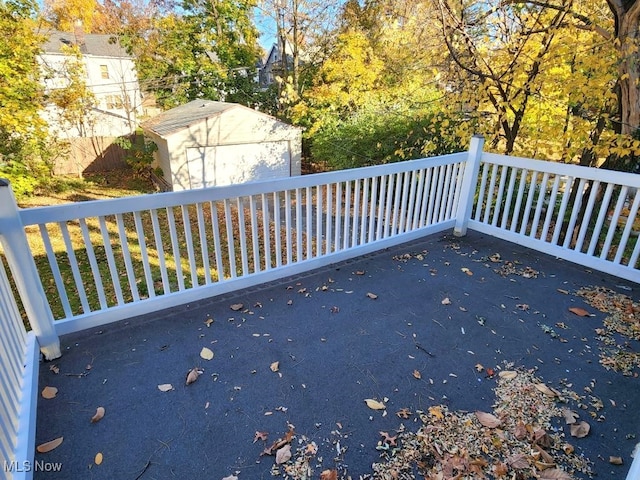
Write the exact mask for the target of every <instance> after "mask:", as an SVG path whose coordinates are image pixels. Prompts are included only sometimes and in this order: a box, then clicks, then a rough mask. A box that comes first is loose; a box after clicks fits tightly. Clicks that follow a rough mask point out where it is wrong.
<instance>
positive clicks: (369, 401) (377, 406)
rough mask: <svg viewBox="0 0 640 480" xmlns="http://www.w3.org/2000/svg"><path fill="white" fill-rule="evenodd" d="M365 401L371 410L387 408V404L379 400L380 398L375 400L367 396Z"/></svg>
mask: <svg viewBox="0 0 640 480" xmlns="http://www.w3.org/2000/svg"><path fill="white" fill-rule="evenodd" d="M365 403H366V404H367V407H369V408H370V409H371V410H384V409H385V408H387V406H386V405H385V404H384V403H382V402H379V401H378V400H374V399H372V398H366V399H365Z"/></svg>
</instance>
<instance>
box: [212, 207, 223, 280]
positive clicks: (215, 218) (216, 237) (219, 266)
mask: <svg viewBox="0 0 640 480" xmlns="http://www.w3.org/2000/svg"><path fill="white" fill-rule="evenodd" d="M209 211H210V212H211V230H212V232H211V233H212V234H213V253H214V257H215V261H216V267H215V268H216V277H217V281H218V282H222V281H224V277H225V265H224V261H223V259H222V248H223V247H222V239H221V238H220V217H219V215H220V214H219V211H218V202H209Z"/></svg>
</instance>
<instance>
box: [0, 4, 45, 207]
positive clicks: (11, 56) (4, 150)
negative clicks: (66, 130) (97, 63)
mask: <svg viewBox="0 0 640 480" xmlns="http://www.w3.org/2000/svg"><path fill="white" fill-rule="evenodd" d="M36 15H37V4H36V3H35V2H33V1H31V0H0V36H1V37H2V38H3V41H2V42H0V106H1V107H2V108H0V174H2V175H3V176H6V177H8V178H9V179H10V180H11V181H12V184H13V188H14V191H15V193H16V194H17V195H20V194H24V193H30V192H32V191H33V190H34V189H35V188H36V187H37V186H38V184H39V183H41V182H42V181H46V179H47V178H48V176H49V175H50V174H51V164H50V162H49V160H50V157H49V152H50V150H49V148H48V147H49V146H48V145H47V129H46V125H45V123H44V121H43V120H42V119H41V117H40V116H39V114H38V112H39V110H40V108H41V107H42V87H41V85H40V82H39V77H40V70H39V65H38V62H37V55H38V53H39V52H40V45H41V44H42V41H43V38H42V37H41V36H40V35H38V34H37V33H36V30H37V28H36V27H37V24H36V21H35V18H36Z"/></svg>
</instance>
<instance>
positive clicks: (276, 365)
mask: <svg viewBox="0 0 640 480" xmlns="http://www.w3.org/2000/svg"><path fill="white" fill-rule="evenodd" d="M269 368H270V369H271V371H272V372H277V371H278V370H280V362H273V363H272V364H271V365H269Z"/></svg>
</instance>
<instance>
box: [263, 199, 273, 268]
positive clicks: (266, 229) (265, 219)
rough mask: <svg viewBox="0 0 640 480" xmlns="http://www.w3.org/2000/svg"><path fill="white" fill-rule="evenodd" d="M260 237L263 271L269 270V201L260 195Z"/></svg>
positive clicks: (270, 266)
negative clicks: (262, 251)
mask: <svg viewBox="0 0 640 480" xmlns="http://www.w3.org/2000/svg"><path fill="white" fill-rule="evenodd" d="M262 237H263V244H264V247H263V248H264V269H265V270H271V268H273V267H272V265H271V218H270V216H269V199H268V198H267V195H266V194H264V193H263V194H262Z"/></svg>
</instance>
